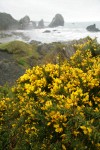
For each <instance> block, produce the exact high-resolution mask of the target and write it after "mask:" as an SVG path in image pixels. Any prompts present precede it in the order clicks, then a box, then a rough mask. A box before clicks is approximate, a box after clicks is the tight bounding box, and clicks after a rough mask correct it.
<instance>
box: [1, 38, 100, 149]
mask: <svg viewBox="0 0 100 150" xmlns="http://www.w3.org/2000/svg"><path fill="white" fill-rule="evenodd" d="M73 47H74V48H75V50H76V53H75V54H74V55H73V56H72V57H71V58H70V59H69V60H68V61H65V62H64V61H62V59H61V53H58V54H57V55H56V57H57V58H56V59H57V60H58V61H57V63H56V64H51V63H48V64H47V65H41V66H36V67H33V68H32V69H28V70H26V73H25V74H24V75H23V76H21V77H20V78H19V79H18V80H17V82H16V85H14V86H13V87H12V88H11V89H10V88H9V87H7V86H5V87H0V99H1V100H0V150H99V149H100V55H99V52H100V46H99V44H98V43H97V42H96V41H95V40H92V39H88V41H87V42H85V43H83V44H74V45H73ZM26 53H27V52H26ZM29 53H30V52H29ZM20 63H23V60H22V61H21V62H20Z"/></svg>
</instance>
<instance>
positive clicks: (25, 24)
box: [19, 16, 30, 29]
mask: <svg viewBox="0 0 100 150" xmlns="http://www.w3.org/2000/svg"><path fill="white" fill-rule="evenodd" d="M19 23H20V28H21V29H28V28H29V26H30V18H29V16H25V17H24V18H22V19H20V21H19Z"/></svg>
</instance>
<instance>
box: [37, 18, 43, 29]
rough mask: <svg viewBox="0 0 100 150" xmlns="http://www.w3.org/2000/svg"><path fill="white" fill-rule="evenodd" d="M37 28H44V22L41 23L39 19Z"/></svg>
mask: <svg viewBox="0 0 100 150" xmlns="http://www.w3.org/2000/svg"><path fill="white" fill-rule="evenodd" d="M38 28H44V21H43V19H41V20H40V21H39V22H38Z"/></svg>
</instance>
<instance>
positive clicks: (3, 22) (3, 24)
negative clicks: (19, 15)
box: [0, 13, 19, 30]
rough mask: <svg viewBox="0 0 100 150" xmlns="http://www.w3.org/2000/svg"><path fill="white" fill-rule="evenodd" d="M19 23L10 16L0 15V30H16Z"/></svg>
mask: <svg viewBox="0 0 100 150" xmlns="http://www.w3.org/2000/svg"><path fill="white" fill-rule="evenodd" d="M18 28H19V22H18V21H17V20H15V19H14V18H13V17H12V16H11V15H10V14H7V13H0V30H9V29H18Z"/></svg>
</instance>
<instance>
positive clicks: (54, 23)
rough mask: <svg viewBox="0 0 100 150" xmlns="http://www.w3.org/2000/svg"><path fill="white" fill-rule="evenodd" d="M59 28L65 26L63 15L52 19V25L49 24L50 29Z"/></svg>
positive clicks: (57, 15)
mask: <svg viewBox="0 0 100 150" xmlns="http://www.w3.org/2000/svg"><path fill="white" fill-rule="evenodd" d="M58 26H64V18H63V16H62V15H61V14H56V15H55V17H54V18H53V19H52V21H51V23H50V24H49V27H51V28H53V27H58Z"/></svg>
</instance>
